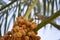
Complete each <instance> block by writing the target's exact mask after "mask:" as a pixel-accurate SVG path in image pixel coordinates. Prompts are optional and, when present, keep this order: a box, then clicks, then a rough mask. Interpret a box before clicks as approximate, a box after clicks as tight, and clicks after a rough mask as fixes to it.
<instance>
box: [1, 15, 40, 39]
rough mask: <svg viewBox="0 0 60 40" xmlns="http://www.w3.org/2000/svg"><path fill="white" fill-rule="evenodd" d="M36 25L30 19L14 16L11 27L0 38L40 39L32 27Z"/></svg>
mask: <svg viewBox="0 0 60 40" xmlns="http://www.w3.org/2000/svg"><path fill="white" fill-rule="evenodd" d="M36 27H37V25H36V23H35V22H32V19H30V20H26V19H24V18H23V17H22V16H20V17H18V18H16V21H15V22H14V25H13V29H12V30H11V31H9V32H7V33H6V34H5V35H4V36H3V38H0V40H40V36H37V32H34V29H35V28H36Z"/></svg>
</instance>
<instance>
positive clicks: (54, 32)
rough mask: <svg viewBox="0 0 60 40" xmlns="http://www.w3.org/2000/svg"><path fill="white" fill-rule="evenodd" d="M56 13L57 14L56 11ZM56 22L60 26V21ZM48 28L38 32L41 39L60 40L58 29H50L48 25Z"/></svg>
mask: <svg viewBox="0 0 60 40" xmlns="http://www.w3.org/2000/svg"><path fill="white" fill-rule="evenodd" d="M4 1H5V2H8V0H4ZM40 2H41V3H42V0H40ZM54 9H55V8H54ZM58 10H59V9H58ZM54 11H55V12H56V9H55V10H54ZM32 13H33V12H32ZM11 15H12V14H11ZM10 17H11V16H10ZM12 22H13V21H12ZM12 22H11V24H10V26H11V25H12ZM56 22H57V24H59V25H60V20H56ZM46 27H47V28H46V29H44V27H43V28H41V29H40V30H39V31H38V35H39V36H40V37H41V40H60V31H59V30H58V29H56V28H55V27H52V28H50V24H47V25H46ZM2 29H3V27H2ZM11 29H12V27H10V29H9V30H11ZM2 33H3V32H2Z"/></svg>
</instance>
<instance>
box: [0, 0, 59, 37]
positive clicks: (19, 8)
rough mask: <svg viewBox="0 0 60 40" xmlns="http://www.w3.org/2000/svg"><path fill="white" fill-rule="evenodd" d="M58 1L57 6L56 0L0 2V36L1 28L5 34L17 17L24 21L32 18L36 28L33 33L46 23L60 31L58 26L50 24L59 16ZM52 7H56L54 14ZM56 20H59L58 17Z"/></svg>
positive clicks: (10, 0)
mask: <svg viewBox="0 0 60 40" xmlns="http://www.w3.org/2000/svg"><path fill="white" fill-rule="evenodd" d="M58 1H59V3H58V4H57V0H42V3H41V0H9V1H8V2H9V3H7V2H5V1H4V0H0V36H2V33H1V32H2V30H1V28H2V27H3V29H4V34H5V33H6V32H8V30H9V28H11V27H12V26H11V25H13V23H14V21H15V19H16V17H19V16H23V17H24V18H26V19H30V18H32V17H33V18H34V20H35V22H37V26H38V27H37V28H36V29H34V31H38V30H39V29H41V28H42V27H45V25H47V24H48V23H50V24H51V25H53V26H54V27H56V28H57V29H58V30H60V25H58V24H56V22H55V23H54V22H52V21H56V17H57V18H58V16H60V9H59V5H60V0H58ZM54 3H55V5H54ZM50 6H51V7H50ZM54 6H56V12H54V11H55V10H54ZM37 14H38V15H37ZM36 16H37V18H36ZM58 19H59V20H60V17H59V18H58ZM36 20H38V21H36ZM40 21H41V22H40ZM51 27H52V26H51ZM45 28H47V27H45Z"/></svg>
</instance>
